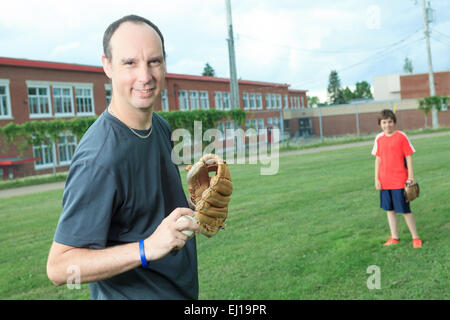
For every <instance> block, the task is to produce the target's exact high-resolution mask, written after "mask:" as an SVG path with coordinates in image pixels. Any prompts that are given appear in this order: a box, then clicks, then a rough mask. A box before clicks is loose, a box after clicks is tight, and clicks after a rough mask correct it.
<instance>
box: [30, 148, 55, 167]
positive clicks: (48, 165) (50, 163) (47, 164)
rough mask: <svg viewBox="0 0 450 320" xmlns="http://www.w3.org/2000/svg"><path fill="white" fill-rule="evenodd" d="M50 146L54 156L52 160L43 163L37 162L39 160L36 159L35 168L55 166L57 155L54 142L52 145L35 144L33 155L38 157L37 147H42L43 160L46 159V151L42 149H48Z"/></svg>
mask: <svg viewBox="0 0 450 320" xmlns="http://www.w3.org/2000/svg"><path fill="white" fill-rule="evenodd" d="M49 147H50V148H51V153H52V157H53V159H52V161H51V162H45V163H43V164H37V161H34V169H35V170H43V169H49V168H53V162H54V161H55V157H56V148H55V144H54V143H52V144H51V145H47V144H45V143H43V144H42V145H40V146H33V157H38V156H37V155H36V149H39V148H40V149H41V155H42V157H41V161H44V160H45V159H44V158H45V157H44V153H42V149H44V148H45V149H48V148H49Z"/></svg>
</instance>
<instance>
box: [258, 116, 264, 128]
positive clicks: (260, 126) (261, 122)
mask: <svg viewBox="0 0 450 320" xmlns="http://www.w3.org/2000/svg"><path fill="white" fill-rule="evenodd" d="M264 128H265V126H264V119H263V118H260V119H258V129H264Z"/></svg>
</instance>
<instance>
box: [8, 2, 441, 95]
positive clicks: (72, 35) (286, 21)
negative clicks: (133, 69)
mask: <svg viewBox="0 0 450 320" xmlns="http://www.w3.org/2000/svg"><path fill="white" fill-rule="evenodd" d="M231 4H232V10H233V24H234V33H235V36H236V38H235V46H236V58H237V67H238V77H241V78H243V79H248V80H259V81H274V82H281V83H290V84H291V85H292V88H294V89H307V90H323V89H326V86H327V82H328V75H329V73H330V71H331V70H332V69H337V70H341V69H344V70H345V71H343V72H342V73H341V72H340V73H339V76H340V78H341V82H342V85H343V86H347V85H354V84H355V83H356V82H357V81H362V80H366V81H368V82H371V81H372V78H373V75H374V74H375V73H376V74H389V73H395V72H399V70H401V68H402V66H403V59H404V56H406V55H408V56H410V57H411V58H412V59H413V65H414V70H415V71H418V72H420V71H422V72H423V71H424V70H426V55H425V44H424V42H423V43H422V42H421V43H419V42H418V43H416V44H415V45H414V46H409V47H405V48H403V49H402V50H397V51H394V52H393V53H391V54H389V55H387V56H386V57H384V58H383V59H381V58H380V59H375V58H373V59H367V61H365V62H364V63H362V64H361V65H359V66H357V67H354V68H348V69H346V68H347V67H348V66H351V65H352V64H355V63H356V62H359V61H364V60H365V59H366V58H367V57H369V56H370V55H373V53H375V52H376V50H374V49H376V48H380V47H382V46H387V45H388V44H390V43H394V42H395V41H398V40H400V39H402V38H403V37H405V36H407V35H408V34H410V33H412V32H413V31H415V30H417V29H418V28H420V27H421V26H422V24H423V21H422V18H421V14H422V12H421V6H420V5H414V4H413V2H412V1H411V2H408V1H407V3H406V4H405V3H403V2H397V1H388V0H380V1H369V0H366V1H357V0H346V1H332V0H318V1H315V2H309V3H307V2H304V1H301V2H300V1H298V0H277V1H268V0H266V1H257V0H247V1H238V0H232V1H231ZM374 4H376V6H377V7H379V9H380V10H379V21H377V20H376V19H375V18H377V17H374V16H373V14H374V12H375V11H373V10H372V11H370V10H369V8H371V7H370V6H371V5H374ZM431 5H432V6H433V7H434V8H435V10H436V18H437V19H436V20H437V22H436V24H434V25H432V27H436V28H439V30H440V31H441V32H442V33H444V34H447V35H448V34H449V32H448V31H447V30H448V28H447V27H448V25H449V24H448V20H447V22H446V21H445V19H448V18H446V16H445V13H446V12H449V10H450V3H449V2H448V1H440V2H439V1H432V4H431ZM368 12H369V13H368ZM131 13H135V14H139V15H142V16H144V17H146V18H148V19H150V20H152V21H153V22H155V23H156V24H157V25H158V26H159V27H160V29H161V31H162V32H163V34H164V37H165V40H166V51H167V53H168V70H170V72H174V73H192V74H200V73H201V71H202V70H203V66H204V65H205V63H206V62H209V63H210V64H211V65H212V66H213V68H214V69H215V70H216V74H217V75H218V76H222V77H226V76H228V75H229V70H228V49H227V43H226V38H227V36H228V35H227V29H226V15H225V3H224V1H223V0H217V1H210V0H209V1H208V0H190V1H182V0H171V1H165V0H150V1H145V2H123V1H122V0H108V1H106V0H95V1H92V0H90V1H88V0H78V1H72V0H67V1H64V2H61V1H56V0H40V1H28V0H14V1H4V3H2V10H0V38H1V39H2V45H1V46H0V56H9V57H19V58H27V59H41V60H42V59H50V60H58V61H64V62H69V63H80V64H83V63H84V64H91V65H100V55H101V52H102V37H103V32H104V30H105V29H106V27H107V26H108V25H109V24H110V23H111V22H112V21H114V20H116V19H118V18H120V17H122V16H124V15H126V14H131ZM370 15H372V16H370ZM370 19H372V20H370ZM374 19H375V20H374ZM378 22H379V28H371V26H375V25H377V23H378ZM446 23H447V24H446ZM377 27H378V25H377ZM446 40H447V39H446ZM442 41H444V40H442ZM448 49H449V45H448V44H447V45H446V44H444V43H441V42H438V41H436V40H433V41H432V50H433V66H434V69H435V70H436V71H437V70H442V69H448V68H449V62H448V61H449V60H448V54H447V52H448Z"/></svg>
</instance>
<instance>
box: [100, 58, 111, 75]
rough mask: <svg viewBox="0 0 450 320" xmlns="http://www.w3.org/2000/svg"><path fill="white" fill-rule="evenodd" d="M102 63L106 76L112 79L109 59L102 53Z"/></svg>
mask: <svg viewBox="0 0 450 320" xmlns="http://www.w3.org/2000/svg"><path fill="white" fill-rule="evenodd" d="M102 64H103V71H105V74H106V76H107V77H108V78H110V79H112V65H111V61H109V59H108V58H106V56H105V55H104V54H103V55H102Z"/></svg>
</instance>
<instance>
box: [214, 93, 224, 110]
mask: <svg viewBox="0 0 450 320" xmlns="http://www.w3.org/2000/svg"><path fill="white" fill-rule="evenodd" d="M214 100H215V104H216V109H217V110H222V109H223V100H222V92H217V91H216V92H214Z"/></svg>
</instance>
